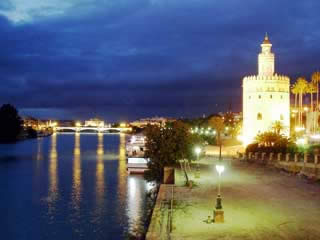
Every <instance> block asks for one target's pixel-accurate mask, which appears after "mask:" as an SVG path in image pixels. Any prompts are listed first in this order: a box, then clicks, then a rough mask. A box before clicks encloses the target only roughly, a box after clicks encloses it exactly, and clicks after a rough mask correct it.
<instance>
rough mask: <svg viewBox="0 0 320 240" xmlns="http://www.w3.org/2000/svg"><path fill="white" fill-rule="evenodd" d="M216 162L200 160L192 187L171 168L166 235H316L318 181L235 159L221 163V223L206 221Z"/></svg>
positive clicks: (289, 238)
mask: <svg viewBox="0 0 320 240" xmlns="http://www.w3.org/2000/svg"><path fill="white" fill-rule="evenodd" d="M215 163H216V160H215V159H214V158H212V157H211V158H210V157H207V158H205V159H202V160H201V164H200V168H201V174H200V179H194V177H193V174H191V176H192V178H193V180H195V181H196V184H197V186H196V187H193V188H192V189H189V188H187V187H184V176H183V174H182V173H181V172H180V171H179V170H178V171H177V172H176V187H175V191H174V198H175V208H174V212H173V225H172V226H173V230H172V233H171V237H170V238H171V239H228V240H233V239H237V240H240V239H241V240H253V239H254V240H260V239H261V240H267V239H270V240H271V239H272V240H280V239H281V240H298V239H299V240H300V239H301V240H302V239H303V240H307V239H308V240H319V239H320V184H318V183H313V184H308V183H307V181H305V180H303V179H301V178H299V177H297V176H290V175H288V174H286V173H281V172H279V170H276V169H270V168H267V167H263V166H259V165H253V164H248V163H245V162H239V161H238V160H230V161H226V162H225V164H226V170H225V172H224V173H223V176H222V188H221V191H222V198H223V202H222V204H223V208H224V211H225V223H223V224H217V223H214V224H207V223H206V222H205V220H206V219H207V218H208V215H211V216H212V215H213V209H214V206H215V198H216V195H217V173H216V171H215Z"/></svg>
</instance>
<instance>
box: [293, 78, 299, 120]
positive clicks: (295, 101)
mask: <svg viewBox="0 0 320 240" xmlns="http://www.w3.org/2000/svg"><path fill="white" fill-rule="evenodd" d="M291 92H292V93H293V94H294V110H295V113H294V125H296V123H297V114H296V113H297V100H298V94H299V89H298V86H297V83H295V84H293V86H292V88H291Z"/></svg>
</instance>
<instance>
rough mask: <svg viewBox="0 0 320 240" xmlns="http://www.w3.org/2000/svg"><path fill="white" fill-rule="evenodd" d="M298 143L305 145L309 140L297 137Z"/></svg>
mask: <svg viewBox="0 0 320 240" xmlns="http://www.w3.org/2000/svg"><path fill="white" fill-rule="evenodd" d="M296 143H297V144H298V145H305V144H306V143H307V141H306V139H304V138H299V139H297V141H296Z"/></svg>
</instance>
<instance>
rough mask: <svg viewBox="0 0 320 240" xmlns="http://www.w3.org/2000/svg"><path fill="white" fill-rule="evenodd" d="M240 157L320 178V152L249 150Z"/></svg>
mask: <svg viewBox="0 0 320 240" xmlns="http://www.w3.org/2000/svg"><path fill="white" fill-rule="evenodd" d="M242 159H246V160H248V161H249V162H257V163H261V164H264V165H271V166H274V167H276V168H279V169H283V170H286V171H288V172H292V173H296V174H298V173H299V174H302V175H305V176H307V177H309V178H315V179H320V154H315V155H309V154H307V153H304V154H299V153H295V154H290V153H285V154H284V153H258V152H249V153H248V154H247V155H244V156H243V157H242Z"/></svg>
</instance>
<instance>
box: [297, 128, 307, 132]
mask: <svg viewBox="0 0 320 240" xmlns="http://www.w3.org/2000/svg"><path fill="white" fill-rule="evenodd" d="M304 129H305V128H304V127H296V128H295V131H296V132H300V131H303V130H304Z"/></svg>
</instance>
